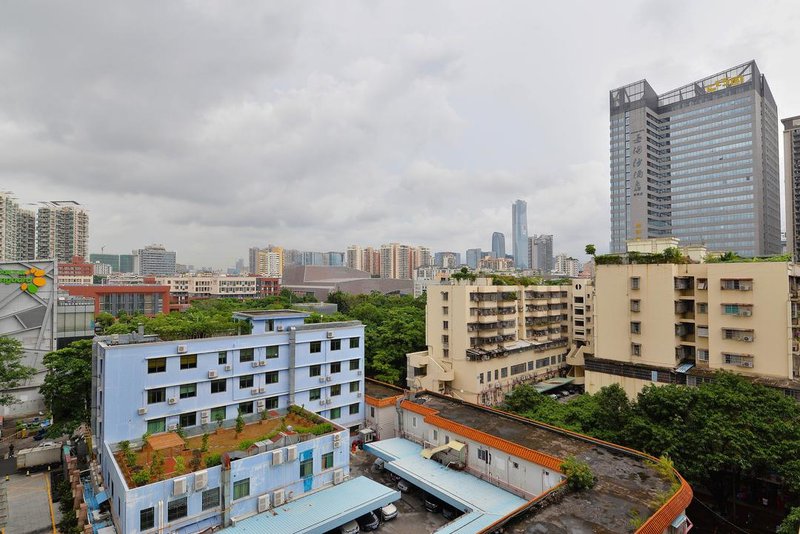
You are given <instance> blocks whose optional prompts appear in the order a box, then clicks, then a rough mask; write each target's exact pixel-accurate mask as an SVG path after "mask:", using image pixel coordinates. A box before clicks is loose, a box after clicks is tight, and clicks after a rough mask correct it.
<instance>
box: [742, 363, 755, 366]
mask: <svg viewBox="0 0 800 534" xmlns="http://www.w3.org/2000/svg"><path fill="white" fill-rule="evenodd" d="M742 367H753V362H742Z"/></svg>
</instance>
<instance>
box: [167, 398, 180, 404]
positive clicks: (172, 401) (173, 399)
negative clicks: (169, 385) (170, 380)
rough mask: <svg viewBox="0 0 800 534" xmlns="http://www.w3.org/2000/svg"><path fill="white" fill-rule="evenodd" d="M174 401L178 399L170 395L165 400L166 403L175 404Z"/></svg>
mask: <svg viewBox="0 0 800 534" xmlns="http://www.w3.org/2000/svg"><path fill="white" fill-rule="evenodd" d="M176 402H178V399H176V398H175V397H170V398H169V400H168V401H167V404H175V403H176Z"/></svg>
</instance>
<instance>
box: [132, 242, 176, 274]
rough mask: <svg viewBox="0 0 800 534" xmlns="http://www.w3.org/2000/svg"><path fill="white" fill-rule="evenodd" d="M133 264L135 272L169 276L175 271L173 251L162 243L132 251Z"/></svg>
mask: <svg viewBox="0 0 800 534" xmlns="http://www.w3.org/2000/svg"><path fill="white" fill-rule="evenodd" d="M133 265H134V267H133V268H134V271H135V272H136V274H143V275H155V276H171V275H173V274H175V272H176V266H175V252H174V251H171V250H167V249H166V248H164V245H148V246H146V247H144V248H140V249H139V250H134V251H133Z"/></svg>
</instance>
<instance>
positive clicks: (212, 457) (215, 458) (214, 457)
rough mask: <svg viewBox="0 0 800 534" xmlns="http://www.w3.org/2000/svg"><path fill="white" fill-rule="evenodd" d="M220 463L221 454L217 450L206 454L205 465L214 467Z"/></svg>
mask: <svg viewBox="0 0 800 534" xmlns="http://www.w3.org/2000/svg"><path fill="white" fill-rule="evenodd" d="M221 463H222V455H221V454H220V453H218V452H215V453H213V454H209V455H208V456H206V467H214V466H217V465H220V464H221Z"/></svg>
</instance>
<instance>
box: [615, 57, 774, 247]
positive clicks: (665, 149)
mask: <svg viewBox="0 0 800 534" xmlns="http://www.w3.org/2000/svg"><path fill="white" fill-rule="evenodd" d="M610 105H611V122H610V139H611V143H610V190H611V252H625V251H626V241H627V240H628V239H637V238H642V239H645V238H653V237H661V236H670V235H672V236H675V237H678V238H679V239H680V240H681V243H682V244H703V245H705V246H706V247H707V248H708V249H709V250H712V251H727V250H733V251H735V252H737V253H739V254H741V255H743V256H756V255H764V254H777V253H779V252H780V205H779V185H778V175H777V165H778V163H777V162H778V152H777V113H776V107H775V102H774V100H773V99H772V95H771V93H770V92H769V87H768V86H767V83H766V80H765V79H764V77H763V76H762V75H760V74H759V72H758V68H757V67H756V64H755V62H750V63H746V64H744V65H740V66H738V67H734V68H733V69H729V70H728V71H725V72H722V73H719V74H716V75H714V76H711V77H709V78H706V79H704V80H700V81H698V82H694V83H692V84H689V85H687V86H685V87H682V88H680V89H676V90H675V91H671V92H669V93H667V94H665V95H656V93H655V91H653V89H652V88H651V87H650V86H649V84H648V83H647V82H646V81H641V82H637V83H635V84H631V85H629V86H626V87H622V88H620V89H615V90H613V91H611V94H610Z"/></svg>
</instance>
